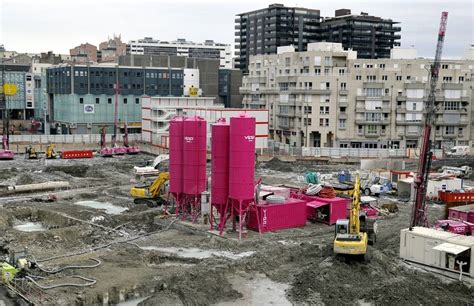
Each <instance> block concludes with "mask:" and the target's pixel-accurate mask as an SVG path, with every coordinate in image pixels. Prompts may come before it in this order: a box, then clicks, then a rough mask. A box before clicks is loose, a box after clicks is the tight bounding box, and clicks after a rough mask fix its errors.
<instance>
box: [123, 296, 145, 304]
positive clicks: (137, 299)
mask: <svg viewBox="0 0 474 306" xmlns="http://www.w3.org/2000/svg"><path fill="white" fill-rule="evenodd" d="M147 298H149V296H146V297H141V298H136V299H130V300H127V301H123V302H120V303H118V304H117V306H137V305H138V304H140V303H141V302H143V301H144V300H146V299H147Z"/></svg>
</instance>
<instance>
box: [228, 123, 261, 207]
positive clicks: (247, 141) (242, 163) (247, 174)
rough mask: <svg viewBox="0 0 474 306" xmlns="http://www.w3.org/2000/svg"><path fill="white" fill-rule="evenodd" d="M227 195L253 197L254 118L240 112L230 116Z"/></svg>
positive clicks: (240, 197)
mask: <svg viewBox="0 0 474 306" xmlns="http://www.w3.org/2000/svg"><path fill="white" fill-rule="evenodd" d="M229 154H230V155H229V197H230V198H231V199H234V200H242V201H243V200H252V199H254V197H255V194H254V193H255V190H254V189H255V182H254V181H255V118H254V117H250V116H248V115H246V114H241V115H239V116H236V117H231V118H230V144H229Z"/></svg>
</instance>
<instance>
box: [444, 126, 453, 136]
mask: <svg viewBox="0 0 474 306" xmlns="http://www.w3.org/2000/svg"><path fill="white" fill-rule="evenodd" d="M444 131H445V134H446V135H454V126H446V127H445V130H444Z"/></svg>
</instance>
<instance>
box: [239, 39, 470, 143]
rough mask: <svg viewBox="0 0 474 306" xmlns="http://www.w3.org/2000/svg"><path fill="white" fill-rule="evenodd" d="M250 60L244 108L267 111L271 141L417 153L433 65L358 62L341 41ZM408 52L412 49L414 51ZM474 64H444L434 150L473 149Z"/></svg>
mask: <svg viewBox="0 0 474 306" xmlns="http://www.w3.org/2000/svg"><path fill="white" fill-rule="evenodd" d="M279 51H280V52H279V53H278V54H275V55H257V56H253V57H251V61H250V65H249V75H248V76H245V77H244V79H243V84H242V88H241V93H242V94H243V95H244V100H243V104H244V107H249V108H257V109H258V108H267V109H269V111H270V136H271V138H273V139H274V140H276V141H280V142H283V143H286V144H290V145H292V146H296V147H300V146H307V147H342V148H346V147H349V148H415V147H417V146H418V142H419V138H420V137H421V130H422V119H423V113H424V109H425V107H424V103H425V101H426V100H427V97H428V92H427V89H428V85H429V84H428V80H429V79H428V71H427V69H426V67H427V66H429V65H430V64H431V63H432V60H429V59H420V58H416V56H415V57H414V58H412V59H408V56H406V54H405V55H404V54H403V52H402V51H403V50H397V52H395V53H396V54H398V56H399V57H400V58H397V57H395V56H394V57H393V58H390V59H358V58H357V55H356V52H355V51H346V50H344V49H343V48H342V45H341V44H338V43H314V44H309V45H308V51H306V52H295V51H293V50H292V48H288V47H286V48H280V50H279ZM410 52H411V51H410ZM473 78H474V59H466V60H444V61H443V62H442V65H441V69H440V76H439V84H438V88H437V91H436V118H435V122H434V128H433V136H434V139H435V140H434V144H435V146H436V147H437V148H442V147H450V146H454V145H472V142H473V140H474V130H473V122H472V120H473V118H474V117H473V114H472V112H473V108H472V102H473V101H472V100H473V89H472V88H473Z"/></svg>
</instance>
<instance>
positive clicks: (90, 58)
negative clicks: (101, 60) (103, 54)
mask: <svg viewBox="0 0 474 306" xmlns="http://www.w3.org/2000/svg"><path fill="white" fill-rule="evenodd" d="M69 53H70V54H71V59H72V61H73V62H75V63H78V64H86V63H90V62H93V63H97V47H96V46H94V45H92V44H90V43H85V44H80V45H79V46H77V47H74V48H72V49H71V50H69Z"/></svg>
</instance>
